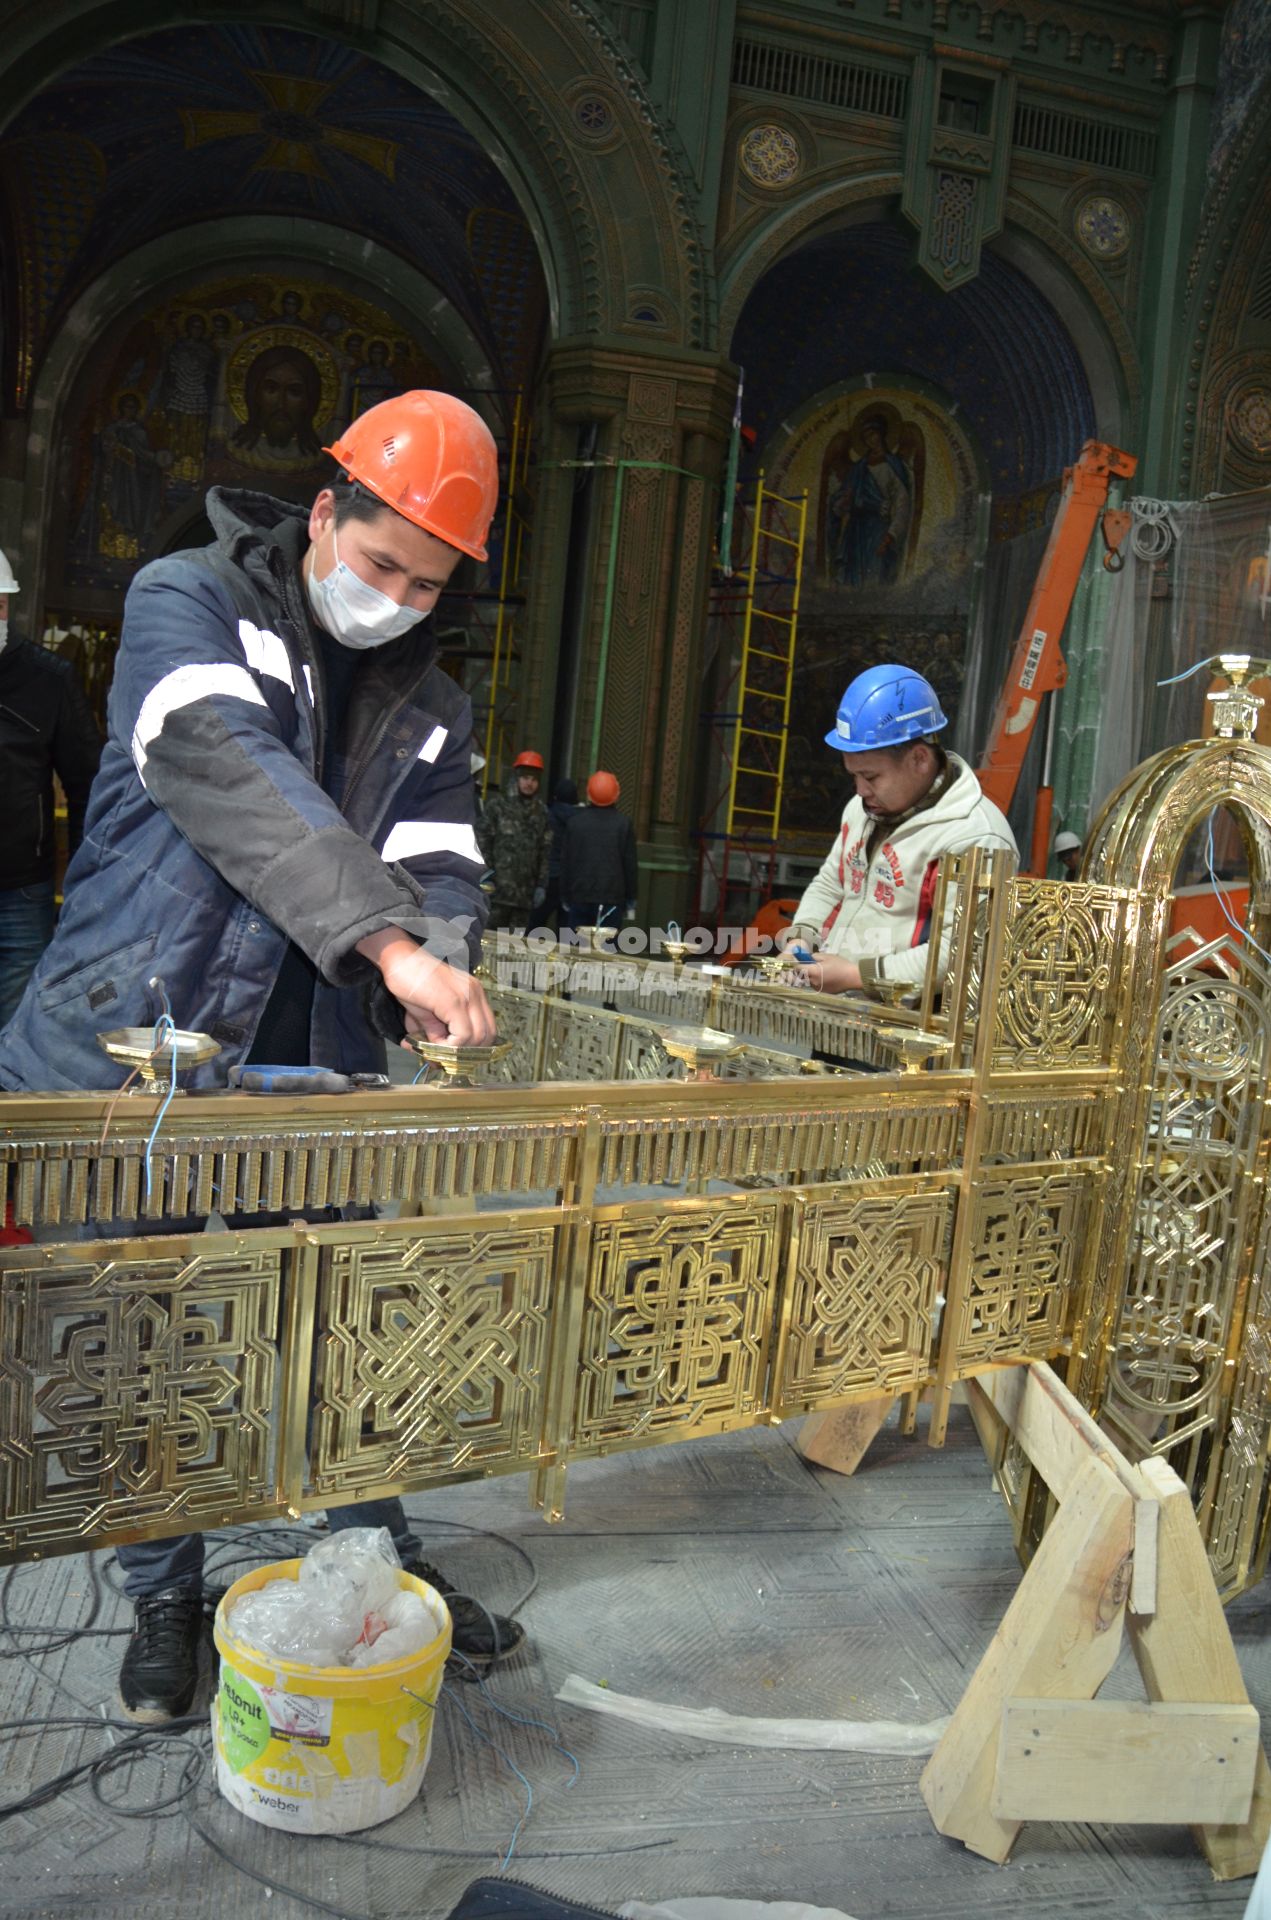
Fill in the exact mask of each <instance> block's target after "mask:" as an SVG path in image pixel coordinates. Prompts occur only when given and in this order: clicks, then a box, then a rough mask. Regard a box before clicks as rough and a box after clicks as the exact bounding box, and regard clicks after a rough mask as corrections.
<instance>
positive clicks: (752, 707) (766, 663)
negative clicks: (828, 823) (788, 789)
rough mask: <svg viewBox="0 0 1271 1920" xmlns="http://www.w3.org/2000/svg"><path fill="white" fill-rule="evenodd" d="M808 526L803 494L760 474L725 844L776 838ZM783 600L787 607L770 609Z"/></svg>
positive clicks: (750, 559) (752, 532)
mask: <svg viewBox="0 0 1271 1920" xmlns="http://www.w3.org/2000/svg"><path fill="white" fill-rule="evenodd" d="M807 525H808V496H807V493H806V491H805V492H803V493H802V494H799V495H797V496H796V497H794V498H789V497H787V496H786V495H784V494H779V493H774V492H773V491H772V490H771V489H770V488H768V487H765V485H764V476H763V474H762V473H761V474H760V475H759V480H758V489H757V492H756V495H755V504H754V518H753V522H752V526H751V536H750V554H749V561H748V566H747V571H746V577H745V603H744V611H743V617H742V631H741V664H740V668H739V670H738V677H737V711H736V714H735V716H734V719H733V735H732V752H731V755H730V760H731V765H730V769H729V780H728V812H727V815H726V818H725V824H724V834H725V838H726V840H728V841H731V840H733V839H742V840H748V841H757V840H769V841H772V840H775V839H776V837H777V828H778V824H779V822H780V819H781V795H782V790H783V788H784V785H785V775H786V744H787V741H788V740H789V737H790V690H791V686H792V685H793V681H794V649H795V637H796V634H797V632H798V626H799V593H800V587H801V583H802V578H803V548H804V542H805V539H806V537H807ZM773 561H779V562H783V564H782V565H781V566H780V567H779V568H776V567H774V566H773V565H771V564H770V563H771V562H773ZM778 595H780V596H781V597H782V599H783V601H784V602H785V604H783V605H782V606H780V607H778V606H774V605H770V604H768V602H769V601H770V600H774V599H776V597H777V596H778ZM787 595H788V598H787Z"/></svg>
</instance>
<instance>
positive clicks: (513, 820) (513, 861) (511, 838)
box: [477, 772, 552, 907]
mask: <svg viewBox="0 0 1271 1920" xmlns="http://www.w3.org/2000/svg"><path fill="white" fill-rule="evenodd" d="M551 839H552V822H551V816H550V815H549V813H548V811H547V808H546V806H545V805H544V804H543V802H542V801H541V800H540V799H539V797H538V795H537V794H534V795H533V796H532V797H527V796H526V795H525V794H523V793H521V792H520V791H519V788H518V783H517V776H516V774H515V772H513V773H510V774H509V775H508V777H507V779H506V780H505V781H504V783H503V791H502V793H492V794H491V795H490V797H489V799H488V800H487V801H486V803H485V807H484V809H483V812H482V816H481V821H480V824H479V825H478V827H477V840H478V843H479V845H480V847H481V851H482V853H483V854H484V855H485V862H486V865H487V866H488V867H489V869H490V871H491V873H492V874H493V875H494V886H493V894H494V899H495V902H496V903H497V904H501V905H503V904H506V905H508V906H515V907H529V906H532V905H533V904H534V896H535V895H536V894H538V896H539V898H540V899H541V898H542V892H541V889H543V888H545V887H546V885H547V861H548V854H549V852H550V849H551Z"/></svg>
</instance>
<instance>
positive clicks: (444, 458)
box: [322, 388, 499, 560]
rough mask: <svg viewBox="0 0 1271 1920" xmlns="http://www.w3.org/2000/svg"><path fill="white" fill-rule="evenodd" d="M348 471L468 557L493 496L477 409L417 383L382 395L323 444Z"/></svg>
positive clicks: (489, 443) (489, 450) (495, 461)
mask: <svg viewBox="0 0 1271 1920" xmlns="http://www.w3.org/2000/svg"><path fill="white" fill-rule="evenodd" d="M322 451H323V452H324V453H329V454H330V455H331V457H332V459H334V460H338V461H339V463H340V465H341V466H342V467H343V468H344V471H345V472H346V473H347V474H348V475H349V477H350V479H353V480H356V481H357V483H358V485H359V486H363V487H365V488H366V489H367V491H368V492H369V493H373V494H375V496H376V498H377V499H380V500H382V501H383V502H384V504H385V506H386V507H391V508H392V509H393V511H394V513H400V514H401V516H402V518H403V519H404V520H409V521H411V522H412V523H413V524H414V525H415V526H417V527H422V528H423V530H424V532H425V533H432V534H435V535H436V536H437V538H438V540H444V541H445V542H446V545H447V546H450V547H458V549H459V551H460V553H466V554H470V555H471V557H472V558H473V559H474V560H484V559H485V558H486V547H485V537H486V534H487V533H488V532H489V530H490V522H491V520H492V519H493V518H494V509H495V506H496V504H497V502H498V498H499V455H498V449H497V448H496V446H495V444H494V435H493V434H492V433H491V432H490V429H489V427H487V425H486V423H485V421H484V420H483V419H482V418H481V415H480V414H479V413H475V412H474V411H473V409H472V408H471V407H470V406H469V405H468V404H467V402H466V401H464V400H457V399H456V398H455V396H454V394H452V393H433V392H429V391H428V390H426V389H424V388H417V389H416V391H415V392H414V393H401V394H398V395H397V397H396V399H394V400H381V401H380V403H379V405H378V406H376V407H368V408H367V410H366V412H365V413H360V414H359V415H358V417H357V419H356V420H354V421H351V422H350V424H349V426H347V427H346V428H345V430H344V432H343V434H342V435H341V436H340V438H339V439H338V440H337V441H336V442H335V444H334V446H330V447H324V448H323V449H322Z"/></svg>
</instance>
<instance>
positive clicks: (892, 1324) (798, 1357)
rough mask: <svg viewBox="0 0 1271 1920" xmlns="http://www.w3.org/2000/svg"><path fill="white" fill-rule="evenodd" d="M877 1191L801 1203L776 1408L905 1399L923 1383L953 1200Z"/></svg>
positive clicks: (929, 1194) (946, 1194)
mask: <svg viewBox="0 0 1271 1920" xmlns="http://www.w3.org/2000/svg"><path fill="white" fill-rule="evenodd" d="M880 1184H881V1183H877V1182H871V1185H870V1191H869V1192H868V1193H865V1194H860V1193H856V1194H853V1193H852V1192H851V1191H850V1190H848V1191H846V1192H845V1191H844V1190H842V1189H839V1190H838V1191H836V1193H835V1194H834V1196H833V1197H832V1198H826V1199H819V1198H818V1199H809V1200H807V1201H800V1203H799V1204H800V1206H801V1219H800V1224H799V1227H798V1235H799V1253H798V1260H797V1263H796V1266H795V1270H794V1273H793V1275H792V1281H791V1287H790V1304H789V1328H788V1331H787V1335H786V1345H785V1349H784V1357H783V1364H782V1368H781V1378H780V1382H779V1404H780V1406H781V1407H782V1408H793V1407H808V1406H817V1405H820V1404H823V1403H827V1402H829V1401H832V1400H836V1399H842V1398H843V1397H844V1396H845V1395H846V1394H850V1393H852V1392H854V1391H855V1392H864V1393H874V1394H879V1393H904V1392H905V1391H907V1390H908V1389H909V1388H910V1387H913V1386H917V1385H918V1384H919V1383H921V1382H922V1381H924V1380H925V1379H926V1378H927V1376H928V1373H929V1370H930V1364H931V1349H932V1327H933V1316H934V1314H935V1311H936V1302H937V1299H938V1297H939V1296H940V1295H941V1294H942V1293H943V1291H944V1279H945V1275H946V1272H947V1268H948V1259H949V1237H950V1230H951V1226H952V1220H953V1208H954V1200H955V1197H956V1196H955V1192H954V1191H953V1190H952V1189H950V1190H948V1191H945V1192H932V1191H927V1192H919V1193H915V1192H913V1191H912V1189H910V1190H909V1191H901V1192H896V1193H890V1194H889V1193H886V1192H883V1193H880V1192H879V1190H878V1189H879V1185H880Z"/></svg>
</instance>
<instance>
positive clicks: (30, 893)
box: [0, 880, 54, 1027]
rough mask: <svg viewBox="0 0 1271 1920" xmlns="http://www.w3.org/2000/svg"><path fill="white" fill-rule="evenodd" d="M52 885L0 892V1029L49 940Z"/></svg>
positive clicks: (44, 882) (43, 882)
mask: <svg viewBox="0 0 1271 1920" xmlns="http://www.w3.org/2000/svg"><path fill="white" fill-rule="evenodd" d="M53 914H54V908H53V882H52V881H51V880H37V881H36V882H35V884H34V885H33V886H30V887H3V888H0V1027H7V1026H8V1024H9V1022H10V1020H12V1018H13V1016H14V1014H15V1013H16V1012H17V1010H18V1002H19V1000H20V999H21V998H22V995H23V993H24V992H25V990H26V983H27V981H28V980H29V979H30V978H31V975H32V973H33V972H34V970H35V963H36V961H37V960H38V959H39V957H40V955H41V954H42V953H43V951H44V949H45V947H47V945H48V943H49V941H50V940H51V939H52V938H53Z"/></svg>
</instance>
